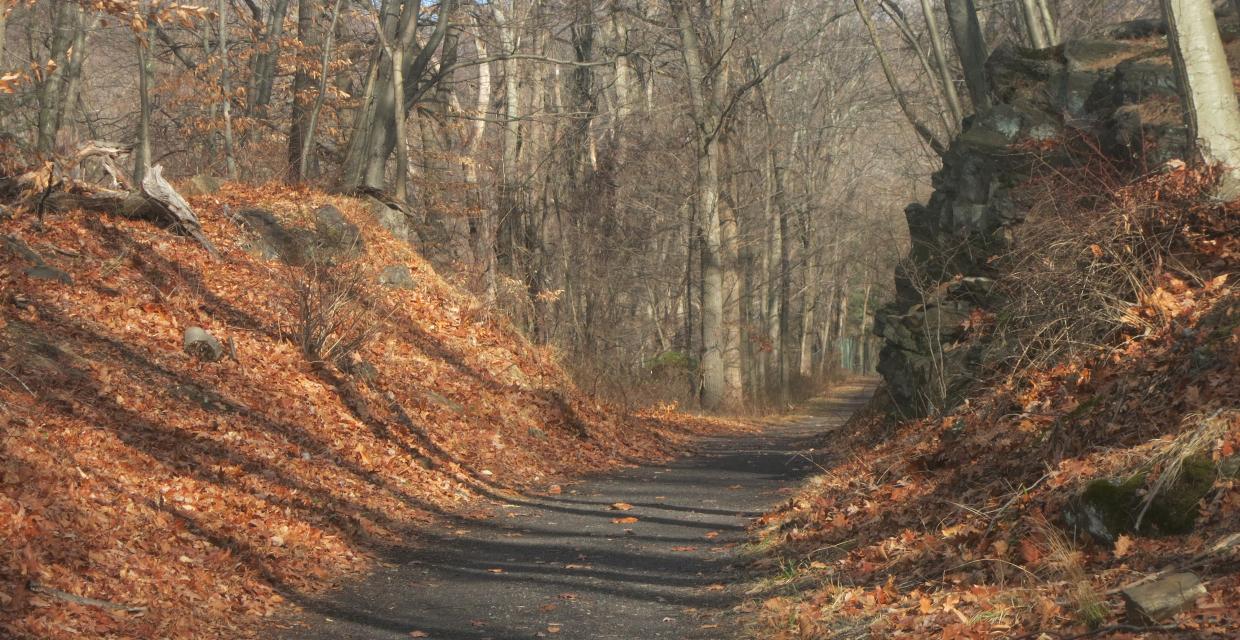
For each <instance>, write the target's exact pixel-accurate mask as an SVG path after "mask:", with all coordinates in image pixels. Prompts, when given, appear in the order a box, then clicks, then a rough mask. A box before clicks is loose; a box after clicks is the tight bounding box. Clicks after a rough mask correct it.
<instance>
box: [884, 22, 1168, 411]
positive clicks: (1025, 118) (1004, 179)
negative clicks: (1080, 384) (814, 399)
mask: <svg viewBox="0 0 1240 640" xmlns="http://www.w3.org/2000/svg"><path fill="white" fill-rule="evenodd" d="M988 68H989V71H990V75H991V78H992V82H993V85H994V91H995V96H996V101H995V106H994V107H993V108H991V109H990V110H988V111H986V112H983V113H979V114H975V115H973V116H971V117H969V118H967V119H966V120H965V122H964V126H963V130H962V132H961V133H960V135H958V136H957V137H956V139H955V140H954V141H953V143H952V145H951V147H950V149H949V150H948V151H947V153H946V154H945V155H944V157H943V167H942V169H941V170H939V171H938V172H937V173H935V174H934V177H933V186H934V193H933V195H932V196H931V197H930V200H929V202H927V203H926V204H924V205H923V204H912V205H909V207H908V208H907V209H906V210H905V216H906V218H907V223H908V229H909V235H910V239H911V248H910V251H909V255H908V258H907V260H905V261H904V263H903V264H902V265H901V266H900V267H899V268H898V269H897V272H896V298H895V300H894V301H893V302H891V303H889V304H888V305H886V306H885V307H883V308H882V309H880V310H879V311H878V312H877V313H876V317H875V332H876V333H877V334H878V335H879V336H880V337H882V338H883V340H884V346H883V348H882V352H881V355H880V359H879V365H878V370H879V373H881V374H882V375H883V377H884V378H885V379H886V381H887V387H888V389H889V392H890V394H891V398H892V400H893V401H894V403H895V404H896V406H897V408H898V410H899V412H900V413H903V414H904V415H908V416H916V415H926V414H929V413H933V412H935V411H939V410H945V409H949V408H951V407H952V406H954V405H956V404H958V403H959V402H960V401H961V400H962V398H963V396H964V394H965V393H966V391H967V390H968V388H969V386H970V385H971V383H972V382H973V381H974V380H975V379H976V378H977V376H978V373H979V368H980V366H981V365H982V354H983V353H984V351H985V341H984V340H968V341H966V340H963V337H964V334H965V332H966V328H967V326H968V322H969V320H970V319H971V318H973V317H975V315H976V314H977V313H979V312H980V313H985V312H987V311H988V310H991V309H994V308H996V307H997V306H998V305H999V304H1001V301H1000V300H996V294H995V288H994V282H995V280H996V279H998V278H1000V277H1001V275H1002V274H1000V273H997V272H996V267H995V266H994V265H995V258H996V257H997V256H999V255H1002V254H1003V253H1005V252H1006V251H1007V250H1008V249H1010V248H1011V247H1012V246H1013V243H1014V242H1015V241H1016V239H1017V236H1018V233H1019V232H1018V229H1019V226H1020V224H1021V223H1022V222H1023V221H1024V220H1025V217H1026V215H1027V213H1028V211H1027V208H1026V207H1025V206H1023V205H1022V204H1020V203H1019V202H1018V199H1017V198H1014V197H1013V192H1014V190H1015V189H1017V188H1018V187H1019V186H1020V185H1021V184H1022V183H1023V182H1025V181H1027V180H1028V179H1029V177H1030V173H1031V168H1032V166H1033V163H1034V162H1038V163H1049V164H1051V165H1054V164H1056V163H1060V164H1067V163H1070V162H1072V161H1073V155H1072V153H1071V151H1070V150H1069V147H1070V145H1065V144H1062V142H1063V141H1065V140H1070V139H1082V138H1085V137H1088V139H1090V140H1096V141H1097V146H1098V147H1099V148H1100V150H1101V151H1102V152H1103V153H1105V154H1107V155H1108V156H1112V157H1113V158H1114V159H1115V160H1116V161H1117V162H1121V163H1124V162H1128V163H1133V164H1135V165H1139V166H1141V167H1148V168H1153V167H1157V166H1158V165H1159V164H1161V163H1163V162H1165V161H1166V160H1169V159H1173V158H1183V157H1185V154H1186V149H1187V146H1186V141H1187V134H1186V129H1185V127H1184V126H1183V124H1182V119H1181V111H1180V106H1179V101H1178V98H1177V96H1176V83H1175V76H1174V71H1173V69H1172V65H1171V61H1170V58H1169V57H1168V55H1167V51H1166V41H1165V38H1164V37H1162V36H1161V35H1160V33H1159V25H1157V24H1156V23H1147V22H1142V23H1132V24H1127V25H1122V26H1120V27H1118V28H1112V29H1110V30H1108V31H1106V32H1103V33H1100V34H1098V35H1097V36H1096V37H1092V38H1087V39H1081V40H1075V41H1071V42H1068V43H1065V44H1062V45H1060V46H1057V47H1054V48H1052V49H1047V50H1042V51H1033V50H1027V49H1018V48H1002V49H999V50H998V51H996V52H995V53H994V54H993V55H992V56H991V59H990V61H989V62H988Z"/></svg>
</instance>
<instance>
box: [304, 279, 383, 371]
mask: <svg viewBox="0 0 1240 640" xmlns="http://www.w3.org/2000/svg"><path fill="white" fill-rule="evenodd" d="M290 271H291V273H290V274H289V275H290V277H289V283H290V287H291V288H292V293H293V301H294V305H295V307H294V316H293V329H292V336H291V339H292V340H293V342H294V343H296V344H297V346H298V347H300V348H301V351H302V353H304V354H305V355H306V357H307V358H309V359H310V361H311V362H313V363H332V364H336V365H338V366H343V365H346V364H347V363H348V362H349V359H350V357H351V356H352V355H353V354H355V353H357V352H358V351H359V350H361V349H362V348H363V347H365V346H366V344H367V343H368V342H369V341H370V340H371V338H373V337H374V336H375V335H376V334H377V333H378V331H379V326H380V323H379V318H378V317H377V316H376V314H375V312H374V310H373V309H371V308H370V306H369V305H367V304H366V303H365V300H364V296H363V293H364V287H365V283H366V280H367V273H366V271H365V269H363V268H362V267H361V265H359V264H357V263H350V264H346V265H343V266H337V267H332V266H330V265H328V264H325V263H323V262H320V261H318V260H314V261H311V262H310V263H309V264H307V265H306V266H305V267H304V268H300V269H291V270H290Z"/></svg>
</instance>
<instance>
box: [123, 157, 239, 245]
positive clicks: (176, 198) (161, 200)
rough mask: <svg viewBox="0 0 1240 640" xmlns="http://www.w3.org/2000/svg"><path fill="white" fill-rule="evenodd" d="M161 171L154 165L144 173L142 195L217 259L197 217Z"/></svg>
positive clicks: (161, 169)
mask: <svg viewBox="0 0 1240 640" xmlns="http://www.w3.org/2000/svg"><path fill="white" fill-rule="evenodd" d="M163 170H164V168H163V167H162V166H161V165H155V166H153V167H151V168H150V170H148V171H147V172H146V177H145V178H143V179H142V194H143V195H144V196H146V197H147V198H148V200H149V201H150V202H152V203H154V204H155V205H156V206H158V207H159V208H161V209H162V210H163V211H164V212H165V213H166V214H167V215H168V216H171V217H172V218H173V219H174V220H175V221H176V223H177V224H178V225H179V226H180V227H181V228H182V229H183V230H184V231H185V232H186V233H188V234H190V235H191V236H193V237H194V239H195V240H197V241H198V242H199V243H200V244H202V246H203V247H206V249H207V253H210V254H211V255H212V256H214V257H219V255H220V254H219V252H218V251H216V250H215V245H212V244H211V241H210V240H208V239H207V235H206V234H205V233H203V232H202V223H200V222H198V215H197V214H195V213H194V210H193V209H191V208H190V206H189V203H188V202H186V201H185V198H182V197H181V194H179V193H177V191H176V189H173V188H172V185H170V184H168V181H167V180H164V176H163Z"/></svg>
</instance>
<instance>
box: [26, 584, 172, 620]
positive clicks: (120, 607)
mask: <svg viewBox="0 0 1240 640" xmlns="http://www.w3.org/2000/svg"><path fill="white" fill-rule="evenodd" d="M26 587H27V588H28V589H30V590H31V591H33V592H35V593H41V594H43V595H45V596H50V597H52V598H56V599H57V600H64V601H65V602H72V603H74V604H82V605H86V606H90V607H99V608H100V609H108V610H110V611H124V612H125V613H138V614H141V613H146V610H147V609H146V607H139V606H135V605H129V604H116V603H115V602H108V601H107V600H99V599H96V598H86V597H83V596H78V595H74V594H72V593H69V592H68V591H61V590H60V589H54V588H52V587H48V586H44V585H42V584H40V583H38V582H36V581H34V580H31V581H30V582H29V583H27V585H26Z"/></svg>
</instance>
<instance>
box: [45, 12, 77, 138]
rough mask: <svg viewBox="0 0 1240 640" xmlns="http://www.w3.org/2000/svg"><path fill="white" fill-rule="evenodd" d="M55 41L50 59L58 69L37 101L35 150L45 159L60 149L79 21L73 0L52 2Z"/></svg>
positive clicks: (48, 80)
mask: <svg viewBox="0 0 1240 640" xmlns="http://www.w3.org/2000/svg"><path fill="white" fill-rule="evenodd" d="M51 11H52V38H51V42H50V44H49V45H48V46H49V49H50V50H49V52H48V55H49V57H50V60H51V62H52V64H54V65H55V67H54V68H53V69H52V70H51V72H50V73H48V74H47V75H46V77H44V79H43V81H42V82H41V83H39V85H38V89H37V90H36V94H35V95H36V97H37V99H38V103H39V113H38V123H37V125H36V126H37V129H36V140H35V150H36V151H38V152H39V153H40V154H41V155H46V154H49V153H51V152H52V150H53V148H54V147H55V146H56V133H57V119H58V118H57V115H56V114H57V113H58V112H59V111H60V109H61V108H62V104H63V103H62V101H61V98H62V96H61V89H62V77H63V76H64V74H65V71H66V67H67V66H68V65H67V60H66V58H67V57H68V54H69V48H70V46H71V45H72V43H73V38H74V30H75V28H76V26H77V24H78V23H77V20H76V19H75V17H76V16H77V13H78V11H79V9H78V6H77V4H76V3H75V2H73V1H72V0H53V1H52V7H51Z"/></svg>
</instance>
